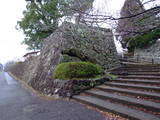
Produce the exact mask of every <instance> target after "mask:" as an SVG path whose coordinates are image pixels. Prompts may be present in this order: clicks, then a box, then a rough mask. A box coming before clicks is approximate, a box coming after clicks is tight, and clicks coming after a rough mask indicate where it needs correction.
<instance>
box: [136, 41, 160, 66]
mask: <svg viewBox="0 0 160 120" xmlns="http://www.w3.org/2000/svg"><path fill="white" fill-rule="evenodd" d="M134 57H135V58H136V59H138V60H139V61H140V62H154V63H158V64H160V41H159V40H158V41H157V42H156V43H155V44H153V45H152V46H149V47H147V48H144V49H140V48H137V49H135V51H134Z"/></svg>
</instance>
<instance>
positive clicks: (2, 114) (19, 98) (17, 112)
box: [0, 71, 105, 120]
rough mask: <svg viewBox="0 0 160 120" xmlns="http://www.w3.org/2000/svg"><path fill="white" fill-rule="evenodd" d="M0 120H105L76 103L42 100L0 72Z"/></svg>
mask: <svg viewBox="0 0 160 120" xmlns="http://www.w3.org/2000/svg"><path fill="white" fill-rule="evenodd" d="M0 120H105V118H104V117H103V116H102V115H101V114H100V113H98V112H96V111H93V110H90V109H88V108H86V107H85V106H84V105H82V104H79V103H76V102H69V101H64V100H42V99H40V98H38V97H36V96H34V95H32V94H31V93H30V92H28V91H27V90H25V89H24V88H23V87H21V86H20V84H19V83H17V82H16V81H15V80H14V79H12V78H11V77H10V76H9V75H8V74H7V73H5V72H3V71H1V72H0Z"/></svg>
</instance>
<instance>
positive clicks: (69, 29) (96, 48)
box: [28, 22, 120, 94]
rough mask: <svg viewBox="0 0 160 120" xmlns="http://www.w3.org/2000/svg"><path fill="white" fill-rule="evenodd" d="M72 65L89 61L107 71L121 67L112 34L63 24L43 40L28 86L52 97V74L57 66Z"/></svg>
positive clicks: (107, 31)
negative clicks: (61, 64)
mask: <svg viewBox="0 0 160 120" xmlns="http://www.w3.org/2000/svg"><path fill="white" fill-rule="evenodd" d="M69 61H89V62H92V63H95V64H98V65H100V66H101V67H102V68H103V69H104V70H108V69H110V68H113V67H116V66H119V65H120V62H119V60H118V57H117V51H116V47H115V44H114V40H113V35H112V31H111V30H108V29H107V30H103V29H101V30H100V29H97V28H91V27H88V26H84V25H74V24H72V23H67V22H65V23H63V24H62V26H61V27H60V28H59V29H58V30H56V31H55V32H54V33H53V34H52V35H50V36H49V37H48V38H47V39H45V40H44V43H43V47H42V50H41V54H40V56H39V58H38V60H37V62H36V64H35V65H34V68H33V70H32V72H31V74H30V77H29V80H28V83H29V84H30V85H31V86H32V87H33V88H35V89H36V90H38V91H40V92H42V93H44V94H50V93H51V92H53V91H54V83H53V81H54V80H52V79H51V74H52V71H53V70H54V68H55V66H56V65H57V64H59V63H62V62H69Z"/></svg>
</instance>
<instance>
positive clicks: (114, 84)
mask: <svg viewBox="0 0 160 120" xmlns="http://www.w3.org/2000/svg"><path fill="white" fill-rule="evenodd" d="M105 85H108V86H116V87H121V88H136V89H141V90H151V91H157V92H160V87H155V86H148V85H147V86H145V85H137V84H129V83H128V84H127V83H112V82H105Z"/></svg>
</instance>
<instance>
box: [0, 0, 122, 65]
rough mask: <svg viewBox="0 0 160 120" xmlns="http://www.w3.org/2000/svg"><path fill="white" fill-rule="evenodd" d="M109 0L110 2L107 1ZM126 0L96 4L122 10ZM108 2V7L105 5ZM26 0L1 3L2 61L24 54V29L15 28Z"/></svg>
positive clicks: (7, 0) (9, 0) (111, 9)
mask: <svg viewBox="0 0 160 120" xmlns="http://www.w3.org/2000/svg"><path fill="white" fill-rule="evenodd" d="M106 1H108V2H106ZM123 3H124V0H96V2H95V4H96V6H97V7H98V8H101V10H104V9H105V10H110V11H117V10H120V9H121V7H122V5H123ZM106 4H108V7H106V6H105V5H106ZM25 5H26V2H25V0H2V1H1V4H0V17H1V19H0V63H3V64H4V63H5V62H6V61H8V60H12V59H15V58H19V57H21V56H23V55H24V54H25V53H26V52H27V51H26V46H25V45H22V44H21V42H22V41H23V39H24V36H23V33H22V31H17V30H16V29H15V26H16V23H17V20H20V18H21V17H22V11H23V10H24V9H25Z"/></svg>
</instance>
